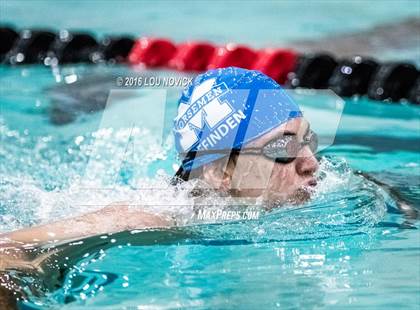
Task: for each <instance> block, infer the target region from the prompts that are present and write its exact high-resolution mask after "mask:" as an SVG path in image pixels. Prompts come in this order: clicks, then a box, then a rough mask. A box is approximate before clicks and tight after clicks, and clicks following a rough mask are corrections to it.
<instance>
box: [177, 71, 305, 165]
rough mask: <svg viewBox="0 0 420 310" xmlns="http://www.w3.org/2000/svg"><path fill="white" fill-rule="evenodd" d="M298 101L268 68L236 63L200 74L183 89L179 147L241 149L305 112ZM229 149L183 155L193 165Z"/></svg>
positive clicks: (181, 149) (204, 162)
mask: <svg viewBox="0 0 420 310" xmlns="http://www.w3.org/2000/svg"><path fill="white" fill-rule="evenodd" d="M300 116H302V113H301V111H300V109H299V107H298V105H297V104H296V103H294V102H293V101H292V99H291V98H290V97H289V96H288V95H287V94H286V93H285V92H284V90H283V89H282V88H281V87H280V85H279V84H277V83H276V82H275V81H274V80H272V79H271V78H269V77H268V76H266V75H265V74H263V73H261V72H259V71H255V70H246V69H241V68H236V67H228V68H223V69H215V70H210V71H207V72H205V73H203V74H200V75H198V76H197V77H196V78H195V79H194V80H193V82H192V83H191V85H190V86H188V87H187V88H185V89H184V91H183V93H182V96H181V98H180V99H179V102H178V115H177V116H176V118H175V120H174V129H173V131H174V135H175V146H176V149H177V151H178V152H179V153H187V152H190V151H200V150H220V149H224V150H226V149H228V150H229V149H232V148H234V149H239V148H241V147H242V146H243V145H245V144H246V143H248V142H250V141H252V140H254V139H256V138H258V137H260V136H262V135H264V134H265V133H267V132H269V131H270V130H271V129H273V128H275V127H278V126H279V125H281V124H283V123H285V122H287V121H289V120H290V119H293V118H296V117H300ZM223 156H226V154H207V155H202V156H197V157H196V158H191V159H188V158H187V159H186V160H184V161H183V164H182V165H183V166H182V168H183V169H185V170H191V169H195V168H198V167H200V166H202V165H204V164H207V163H210V162H212V161H215V160H217V159H219V158H222V157H223Z"/></svg>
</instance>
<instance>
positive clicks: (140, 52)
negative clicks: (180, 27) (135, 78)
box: [128, 38, 176, 67]
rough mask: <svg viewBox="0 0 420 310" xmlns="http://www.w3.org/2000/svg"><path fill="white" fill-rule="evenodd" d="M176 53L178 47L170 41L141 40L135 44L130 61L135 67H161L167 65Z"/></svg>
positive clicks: (129, 57)
mask: <svg viewBox="0 0 420 310" xmlns="http://www.w3.org/2000/svg"><path fill="white" fill-rule="evenodd" d="M175 52H176V46H175V45H174V44H173V43H172V42H171V41H169V40H166V39H154V38H141V39H140V40H137V41H136V43H134V46H133V48H132V50H131V52H130V54H129V56H128V61H129V63H131V64H134V65H136V64H144V65H145V66H147V67H160V66H165V65H167V64H168V62H169V60H170V59H171V58H172V57H173V56H174V54H175Z"/></svg>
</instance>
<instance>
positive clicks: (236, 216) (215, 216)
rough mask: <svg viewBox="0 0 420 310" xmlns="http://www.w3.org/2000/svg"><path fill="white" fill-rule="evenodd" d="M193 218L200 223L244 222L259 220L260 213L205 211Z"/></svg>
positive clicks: (197, 212)
mask: <svg viewBox="0 0 420 310" xmlns="http://www.w3.org/2000/svg"><path fill="white" fill-rule="evenodd" d="M192 218H194V219H196V220H199V221H242V220H258V219H259V218H260V211H257V210H244V211H238V210H221V209H217V210H205V209H200V210H198V211H196V212H195V213H194V214H193V215H192Z"/></svg>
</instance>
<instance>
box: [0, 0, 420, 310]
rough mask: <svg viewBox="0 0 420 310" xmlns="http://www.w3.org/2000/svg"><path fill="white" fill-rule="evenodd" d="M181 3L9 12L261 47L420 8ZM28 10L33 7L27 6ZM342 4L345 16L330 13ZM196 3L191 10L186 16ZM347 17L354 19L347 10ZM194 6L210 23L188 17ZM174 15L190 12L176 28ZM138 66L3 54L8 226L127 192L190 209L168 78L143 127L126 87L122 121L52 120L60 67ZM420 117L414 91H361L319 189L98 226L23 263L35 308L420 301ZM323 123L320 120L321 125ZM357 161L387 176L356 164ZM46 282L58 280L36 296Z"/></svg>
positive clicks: (316, 102)
mask: <svg viewBox="0 0 420 310" xmlns="http://www.w3.org/2000/svg"><path fill="white" fill-rule="evenodd" d="M168 3H169V2H161V3H159V4H158V5H157V6H156V7H154V8H153V9H151V8H148V7H147V6H146V5H145V4H143V3H141V2H135V3H133V2H125V3H123V4H122V5H120V6H117V5H112V4H110V3H108V2H102V3H100V2H97V1H95V2H90V3H87V4H82V3H81V2H79V3H77V5H75V4H74V3H73V2H70V1H69V2H64V3H63V4H61V7H60V6H58V5H55V4H54V5H52V4H51V3H49V2H34V3H32V2H31V4H25V5H22V2H20V1H18V2H9V1H8V2H5V3H2V4H1V5H2V8H4V9H5V10H4V12H5V14H2V19H3V15H4V16H5V18H4V20H6V21H9V22H13V23H14V24H16V25H18V26H34V25H37V26H51V27H54V28H60V27H67V26H68V27H77V28H89V29H92V30H94V31H95V32H96V33H97V34H102V33H108V32H113V31H115V32H122V31H124V32H130V33H135V34H137V33H143V32H145V33H147V34H157V35H166V36H169V37H172V38H175V39H177V40H184V39H186V38H198V37H199V38H208V39H212V40H215V41H220V42H225V41H227V40H234V41H242V42H245V43H249V44H254V43H255V45H256V46H258V45H260V44H261V45H264V44H266V43H267V42H272V41H274V40H275V41H276V42H287V41H288V40H291V39H301V38H305V37H310V38H313V37H316V36H321V35H325V34H329V33H336V32H340V31H343V32H344V31H346V30H349V29H358V28H359V27H369V26H371V25H374V24H376V23H379V22H384V21H390V20H394V19H398V18H403V17H407V16H412V15H413V14H414V13H413V10H412V8H413V2H411V1H408V2H406V3H405V4H401V2H390V1H384V2H378V4H377V5H375V6H374V5H372V6H371V7H368V8H367V9H366V10H363V11H362V12H361V11H360V9H359V6H358V5H359V4H360V3H359V2H356V1H355V2H347V3H346V4H345V5H344V7H343V6H341V7H340V8H339V7H338V6H337V5H336V3H335V2H314V3H310V4H308V5H309V6H310V8H311V10H308V13H302V14H301V15H300V17H299V18H300V19H301V20H300V21H299V20H297V19H296V18H295V16H294V15H293V14H292V13H295V12H296V9H297V8H301V7H302V3H301V2H298V3H297V4H293V3H286V2H284V3H279V4H277V3H276V2H272V3H269V5H270V6H271V7H272V8H273V9H272V10H267V11H265V10H262V9H259V10H257V9H258V8H259V6H258V5H257V4H255V3H249V4H244V5H241V11H240V12H237V11H235V12H237V14H231V13H230V12H229V10H227V9H228V8H230V7H233V6H235V5H234V4H228V5H227V8H226V6H225V7H223V8H222V4H218V3H217V2H215V3H206V4H205V6H206V10H202V9H201V7H202V6H200V7H197V5H193V4H191V5H185V4H184V5H181V4H178V5H174V8H175V10H176V11H177V12H178V13H179V14H175V13H173V12H169V11H168V12H167V11H165V8H167V7H168ZM237 6H238V5H237V4H236V6H235V7H237ZM98 7H100V8H101V9H100V10H99V9H95V10H94V11H92V9H93V8H98ZM66 8H68V9H66ZM70 8H71V10H70ZM29 9H30V10H32V11H33V12H34V14H29V15H28V14H25V13H24V11H25V10H29ZM47 9H48V10H52V11H53V12H55V14H52V15H51V20H49V21H45V20H43V19H42V18H41V13H39V12H43V11H44V10H47ZM274 9H276V10H274ZM37 10H40V11H38V12H37ZM89 11H90V12H91V14H88V12H89ZM259 11H262V12H261V14H260V13H257V12H259ZM335 11H337V12H339V13H340V14H343V15H340V17H338V16H336V15H334V14H332V13H331V12H335ZM107 12H109V13H107ZM111 12H113V16H124V21H125V22H124V23H121V22H118V19H110V18H106V17H105V16H112V15H111ZM268 12H269V13H268ZM309 12H310V13H309ZM216 13H217V14H219V13H220V14H224V15H221V16H222V17H223V16H233V17H232V18H231V19H226V18H222V17H221V18H219V19H218V20H219V23H217V24H215V23H214V20H212V19H211V18H210V17H209V16H211V15H212V14H216ZM239 13H241V14H239ZM356 13H357V14H356ZM262 14H266V15H262ZM306 14H307V16H306V18H305V15H306ZM237 15H243V16H245V17H243V19H244V20H253V18H254V17H255V18H257V17H256V16H258V21H259V22H261V24H258V27H263V28H258V27H253V26H254V25H255V24H252V22H250V23H245V25H246V26H245V27H249V28H245V29H244V28H243V27H242V26H241V27H242V28H241V27H239V25H238V24H237V23H236V22H235V21H237V19H241V18H242V17H241V16H238V17H237ZM332 15H334V17H331V16H332ZM183 16H188V17H192V20H189V22H187V21H186V20H185V18H183ZM261 16H265V17H264V18H262V17H261ZM326 17H329V18H326ZM280 18H281V19H282V22H284V23H285V24H287V25H291V26H290V31H287V32H285V31H282V32H280V31H274V30H273V29H275V28H276V27H278V24H277V23H278V20H279V19H280ZM341 19H345V20H346V21H348V23H340V22H339V21H340V20H341ZM193 21H194V22H195V23H197V24H199V25H200V27H190V26H189V25H190V24H191V23H192V22H193ZM241 21H242V19H241ZM171 23H176V24H177V25H178V27H170V25H171ZM241 25H242V24H241ZM226 26H231V27H230V29H231V31H230V32H229V33H227V32H226V31H223V27H226ZM134 28H135V29H134ZM246 29H248V30H249V31H245V30H246ZM260 29H268V30H267V31H263V32H261V31H260ZM384 53H386V50H384ZM410 55H412V54H410ZM413 60H416V59H413ZM126 74H132V72H131V71H130V70H129V69H127V68H125V67H89V66H83V65H81V66H70V67H64V68H59V71H58V72H52V71H51V69H48V68H43V67H38V66H28V67H18V68H8V67H1V68H0V102H1V112H2V113H1V123H0V131H1V137H2V143H1V148H0V158H1V159H0V182H1V186H0V215H1V216H0V231H1V232H6V231H10V230H14V229H17V228H22V227H28V226H31V225H35V224H40V223H46V222H49V221H51V220H54V219H58V218H65V217H68V216H74V215H78V214H82V213H83V212H86V211H91V210H96V209H98V208H100V207H101V206H103V205H106V204H108V203H111V202H114V201H121V200H140V201H142V202H143V204H145V205H146V206H145V207H146V208H150V209H151V210H153V211H155V212H170V213H172V214H179V217H180V219H182V218H185V217H188V215H189V214H190V213H189V212H191V205H192V200H191V199H190V198H188V197H187V195H186V193H187V192H188V190H189V188H188V187H187V188H179V189H177V190H175V189H173V188H171V187H168V185H167V180H166V178H165V176H168V175H171V174H172V173H173V172H174V167H173V164H174V163H176V156H175V154H174V152H173V148H172V142H171V139H170V127H171V121H172V118H173V116H174V114H175V108H176V106H175V102H176V97H177V95H178V92H179V90H177V89H170V90H168V98H167V102H166V107H165V109H164V111H163V112H164V113H163V114H159V113H158V112H159V111H157V108H155V109H151V108H150V107H146V108H147V109H150V110H151V111H153V112H154V113H151V114H150V118H151V120H149V122H145V123H142V124H140V125H139V127H138V128H137V130H136V131H135V132H131V131H130V130H129V129H130V127H128V126H127V125H124V124H126V123H127V120H129V119H130V114H132V111H131V110H130V102H127V101H121V102H116V104H115V105H113V106H112V107H111V109H112V110H111V111H112V113H114V114H115V115H118V117H119V119H120V120H121V124H122V125H120V126H119V127H115V128H113V131H107V130H104V129H103V128H102V129H101V128H100V124H101V120H102V116H103V113H102V112H97V113H93V114H84V113H82V114H80V115H78V116H77V117H76V119H75V120H74V121H73V122H71V123H69V124H67V125H63V126H57V125H54V124H52V123H51V122H50V117H51V107H52V106H53V105H54V104H57V97H54V91H52V89H53V88H54V87H55V86H57V85H64V84H65V83H64V82H57V81H58V80H60V79H61V80H63V81H65V77H66V76H73V75H76V76H77V77H78V79H79V80H80V79H81V80H82V81H83V79H84V78H86V77H88V76H92V75H94V76H112V77H113V76H115V75H122V76H124V75H126ZM136 74H137V73H136ZM159 74H162V75H173V74H174V73H172V72H167V71H163V72H160V73H159ZM111 80H112V78H111ZM58 93H63V90H61V91H58ZM322 98H323V97H322V96H321V95H318V94H315V95H311V96H310V97H308V100H307V101H308V105H310V106H311V107H314V106H315V107H316V111H317V112H319V113H320V115H327V114H326V113H328V111H327V110H325V109H324V107H323V99H322ZM90 99H92V98H90ZM90 99H89V98H88V99H85V102H84V104H88V103H89V100H90ZM58 102H59V103H60V102H61V101H60V100H58ZM159 115H162V117H163V122H164V125H165V126H164V127H163V132H162V133H159V132H157V130H156V129H155V127H153V124H154V120H155V118H156V119H157V118H158V116H159ZM419 116H420V110H419V108H418V107H415V106H410V105H407V104H390V103H378V102H372V101H369V100H367V99H359V100H354V99H348V100H346V102H345V108H344V112H343V115H342V117H341V119H340V123H339V127H338V131H337V135H336V137H335V143H334V145H332V146H330V147H328V148H327V149H326V150H324V151H323V152H322V153H321V154H319V155H320V158H321V169H320V170H321V172H320V177H322V180H321V181H320V185H319V189H318V191H317V193H316V195H315V197H314V199H313V200H312V201H311V202H309V203H307V204H305V205H303V206H300V207H287V208H284V209H279V210H276V211H274V212H271V213H267V214H263V216H262V217H261V218H260V219H259V220H255V221H247V222H244V223H240V222H239V223H238V222H234V223H220V222H216V223H204V224H203V223H200V224H199V223H194V222H189V221H186V222H185V225H186V226H185V227H182V228H177V229H175V228H174V229H172V230H169V231H151V232H141V231H133V232H123V233H119V234H114V235H112V236H98V237H93V238H90V239H88V240H84V241H83V244H79V243H73V244H63V245H58V248H59V249H60V250H61V254H60V255H58V256H53V257H52V258H51V259H50V260H49V261H46V263H45V264H44V266H43V267H44V269H45V270H46V271H47V274H48V275H47V276H45V275H35V276H34V275H29V276H23V275H19V274H16V275H14V277H15V280H16V281H17V282H19V283H20V284H21V285H22V286H31V287H36V285H39V286H38V289H35V290H34V291H35V292H32V293H28V296H27V301H26V302H22V303H21V307H22V308H23V309H25V308H26V309H28V308H29V309H46V308H52V309H54V308H56V309H178V308H196V309H210V308H211V309H231V308H240V309H270V308H278V309H295V308H303V309H314V308H327V309H329V308H330V309H336V308H354V309H360V308H362V309H364V308H374V309H377V308H382V309H395V308H398V307H402V308H407V309H417V308H418V305H419V304H420V295H419V293H418V292H419V290H420V285H419V283H420V264H419V254H420V252H419V244H420V243H419V242H420V235H419V232H418V231H419V230H418V229H419V222H418V220H417V219H416V217H415V216H413V211H407V212H405V213H404V212H402V211H401V210H400V209H399V208H398V206H397V205H398V203H401V202H403V203H405V204H408V205H410V206H411V207H412V209H413V210H418V209H419V206H420V201H419V193H420V167H419V164H420V163H419V159H420V147H419V145H420V144H419V140H420V121H419V119H420V118H419ZM324 126H327V124H324ZM323 129H324V128H322V122H321V128H319V130H320V131H321V132H322V130H323ZM128 135H131V137H132V138H133V139H134V140H135V144H134V146H135V147H134V148H133V149H131V148H129V149H127V145H126V141H127V136H128ZM93 143H97V145H99V146H100V153H99V155H100V157H98V158H95V161H94V163H95V166H94V167H93V168H94V169H91V168H90V166H89V164H90V161H89V159H90V157H91V156H92V151H91V145H92V144H93ZM121 152H122V153H125V154H127V156H126V157H125V158H124V162H123V165H121V163H120V162H118V161H117V160H116V157H115V154H118V153H121ZM359 170H361V171H362V172H365V173H368V175H369V179H372V178H374V179H375V180H377V181H376V182H372V181H370V180H369V179H367V178H365V177H363V176H360V175H358V174H355V172H356V171H359ZM111 172H112V173H111ZM115 172H116V173H115ZM157 174H158V176H157V177H156V175H157ZM83 182H88V184H87V185H86V183H83ZM378 182H380V183H384V184H385V185H382V186H379V185H378V184H377V183H378ZM212 199H213V198H211V199H209V203H210V204H212V205H213V206H214V207H226V206H228V204H229V202H227V201H223V200H220V199H217V198H214V199H213V200H212ZM66 257H67V259H66ZM60 270H61V271H60ZM56 284H58V285H57V286H56ZM40 288H41V289H40ZM42 289H47V292H46V293H41V294H40V295H37V294H36V293H37V292H39V291H42Z"/></svg>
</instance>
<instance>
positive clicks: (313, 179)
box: [306, 178, 318, 187]
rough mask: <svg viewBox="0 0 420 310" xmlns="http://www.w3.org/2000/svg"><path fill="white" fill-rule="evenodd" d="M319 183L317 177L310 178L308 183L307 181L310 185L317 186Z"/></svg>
mask: <svg viewBox="0 0 420 310" xmlns="http://www.w3.org/2000/svg"><path fill="white" fill-rule="evenodd" d="M317 184H318V181H317V180H316V179H315V178H312V179H310V180H309V181H308V183H306V185H307V186H309V187H315V186H317Z"/></svg>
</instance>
